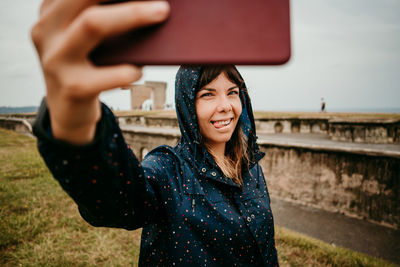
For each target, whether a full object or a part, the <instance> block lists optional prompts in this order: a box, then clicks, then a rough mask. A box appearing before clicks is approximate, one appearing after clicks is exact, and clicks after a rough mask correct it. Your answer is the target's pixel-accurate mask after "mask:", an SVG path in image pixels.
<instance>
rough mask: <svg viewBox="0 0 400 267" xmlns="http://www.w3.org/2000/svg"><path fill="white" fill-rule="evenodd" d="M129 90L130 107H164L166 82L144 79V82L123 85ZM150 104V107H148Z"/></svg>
mask: <svg viewBox="0 0 400 267" xmlns="http://www.w3.org/2000/svg"><path fill="white" fill-rule="evenodd" d="M122 89H129V90H130V91H131V109H133V110H141V109H142V108H145V109H146V110H149V109H164V108H165V101H166V89H167V83H165V82H155V81H146V82H145V83H144V84H132V85H130V86H126V87H123V88H122ZM150 105H151V107H150Z"/></svg>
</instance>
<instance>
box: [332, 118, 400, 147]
mask: <svg viewBox="0 0 400 267" xmlns="http://www.w3.org/2000/svg"><path fill="white" fill-rule="evenodd" d="M329 136H330V138H331V139H332V140H335V141H345V142H355V143H375V144H392V143H400V140H399V139H400V120H340V119H332V120H329Z"/></svg>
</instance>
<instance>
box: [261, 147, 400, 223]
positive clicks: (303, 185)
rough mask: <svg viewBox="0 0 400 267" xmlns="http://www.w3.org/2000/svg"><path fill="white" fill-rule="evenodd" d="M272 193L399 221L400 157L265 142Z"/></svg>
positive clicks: (265, 163)
mask: <svg viewBox="0 0 400 267" xmlns="http://www.w3.org/2000/svg"><path fill="white" fill-rule="evenodd" d="M261 148H262V150H263V151H264V152H265V153H266V156H265V157H264V158H263V159H262V160H261V165H262V166H263V170H264V174H265V176H266V179H267V183H268V186H269V190H270V193H271V195H272V196H276V197H280V198H283V199H286V200H290V201H294V202H297V203H302V204H306V205H311V206H314V207H318V208H320V209H324V210H328V211H333V212H340V213H344V214H346V215H350V216H355V217H360V218H365V219H368V220H372V221H375V222H379V223H383V224H388V225H391V226H394V227H400V159H399V158H396V157H389V156H385V155H380V156H379V155H375V156H373V155H367V154H362V153H348V152H344V151H331V150H330V151H324V150H313V149H307V148H299V147H287V146H286V147H282V146H278V145H274V144H264V145H262V146H261Z"/></svg>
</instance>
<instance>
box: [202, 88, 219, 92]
mask: <svg viewBox="0 0 400 267" xmlns="http://www.w3.org/2000/svg"><path fill="white" fill-rule="evenodd" d="M203 90H205V91H217V90H215V89H213V88H207V87H203V88H201V89H200V90H199V92H200V91H203Z"/></svg>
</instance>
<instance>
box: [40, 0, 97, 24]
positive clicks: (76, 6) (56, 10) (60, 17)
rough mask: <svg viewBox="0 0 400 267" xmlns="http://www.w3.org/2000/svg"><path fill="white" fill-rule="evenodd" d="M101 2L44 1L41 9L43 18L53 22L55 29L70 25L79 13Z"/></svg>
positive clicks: (81, 0)
mask: <svg viewBox="0 0 400 267" xmlns="http://www.w3.org/2000/svg"><path fill="white" fill-rule="evenodd" d="M100 1H101V0H79V1H76V0H75V1H71V0H44V1H43V3H42V6H41V8H40V15H41V17H45V19H46V20H48V21H51V22H52V26H53V27H57V26H59V25H66V24H69V23H70V22H71V21H72V20H73V19H74V18H75V17H76V16H78V15H79V13H81V12H82V10H84V9H85V8H87V7H89V6H90V5H94V4H96V3H97V2H100Z"/></svg>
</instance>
